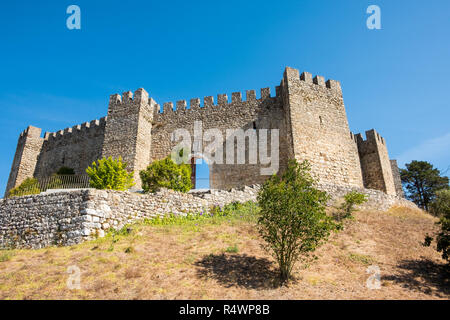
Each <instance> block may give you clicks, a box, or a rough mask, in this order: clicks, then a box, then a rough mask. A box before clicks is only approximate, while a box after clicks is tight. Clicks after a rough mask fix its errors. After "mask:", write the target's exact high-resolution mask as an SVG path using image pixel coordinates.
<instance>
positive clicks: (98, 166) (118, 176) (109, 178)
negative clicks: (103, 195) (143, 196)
mask: <svg viewBox="0 0 450 320" xmlns="http://www.w3.org/2000/svg"><path fill="white" fill-rule="evenodd" d="M126 167H127V163H126V162H122V158H120V157H119V159H113V158H112V157H109V158H103V159H100V160H97V162H93V163H92V165H91V166H90V167H89V168H87V169H86V173H87V174H88V176H89V178H90V181H89V183H90V185H91V187H93V188H96V189H111V190H122V191H123V190H127V189H129V188H131V187H132V186H133V185H134V183H133V172H128V171H127V170H126V169H125V168H126Z"/></svg>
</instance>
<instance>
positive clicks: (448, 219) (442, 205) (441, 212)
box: [425, 189, 450, 262]
mask: <svg viewBox="0 0 450 320" xmlns="http://www.w3.org/2000/svg"><path fill="white" fill-rule="evenodd" d="M431 208H432V212H433V214H435V215H437V216H439V217H440V219H439V222H438V224H440V225H441V230H440V232H439V233H438V234H437V236H436V243H437V246H436V249H437V251H438V252H442V258H443V259H445V260H447V261H448V262H450V190H449V189H446V190H440V191H437V192H436V198H435V199H434V201H433V203H432V205H431ZM432 240H433V238H432V237H430V236H429V235H427V236H426V237H425V246H429V245H430V244H431V241H432Z"/></svg>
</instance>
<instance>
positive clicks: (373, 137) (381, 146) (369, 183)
mask: <svg viewBox="0 0 450 320" xmlns="http://www.w3.org/2000/svg"><path fill="white" fill-rule="evenodd" d="M356 141H357V145H358V150H359V157H360V159H361V168H362V172H363V180H364V187H366V188H368V189H376V190H381V191H384V192H386V193H387V194H391V195H395V194H396V190H395V185H394V176H393V174H392V168H391V163H390V160H389V156H388V151H387V147H386V141H385V140H384V138H383V137H381V136H380V135H379V134H378V132H376V131H375V130H373V129H372V130H369V131H366V140H364V139H363V138H362V136H361V134H357V135H356Z"/></svg>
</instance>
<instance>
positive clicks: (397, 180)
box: [391, 160, 405, 198]
mask: <svg viewBox="0 0 450 320" xmlns="http://www.w3.org/2000/svg"><path fill="white" fill-rule="evenodd" d="M391 169H392V176H393V178H394V186H395V193H396V194H397V196H399V197H401V198H404V197H405V194H404V192H403V186H402V179H401V178H400V171H399V169H398V165H397V160H391Z"/></svg>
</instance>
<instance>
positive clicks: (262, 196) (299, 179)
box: [258, 160, 334, 282]
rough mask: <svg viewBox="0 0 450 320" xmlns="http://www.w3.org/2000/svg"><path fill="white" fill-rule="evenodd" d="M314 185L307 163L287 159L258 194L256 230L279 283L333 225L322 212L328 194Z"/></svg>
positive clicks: (286, 277) (325, 237)
mask: <svg viewBox="0 0 450 320" xmlns="http://www.w3.org/2000/svg"><path fill="white" fill-rule="evenodd" d="M315 185H316V180H315V179H314V178H313V177H312V176H311V174H310V166H309V163H308V162H307V161H304V162H303V163H301V164H298V163H297V162H296V161H295V160H291V161H290V162H289V165H288V168H287V169H286V171H285V172H284V173H283V174H280V173H279V174H277V175H273V176H272V177H271V178H270V179H268V180H267V181H266V182H265V183H264V185H263V186H262V188H261V190H260V192H259V194H258V202H259V205H260V207H261V211H260V216H259V219H258V229H259V233H260V235H261V236H262V238H263V239H264V240H265V241H266V246H265V248H266V249H267V250H268V251H269V252H271V253H272V254H273V256H274V258H275V259H276V261H277V263H278V265H279V268H280V278H281V280H282V281H283V282H284V281H287V280H288V279H289V277H290V275H291V272H292V268H293V267H294V265H295V263H296V262H297V261H298V260H299V259H300V258H301V256H305V255H306V254H308V253H310V252H313V251H314V250H315V249H316V248H317V247H318V246H319V244H320V243H321V242H322V241H324V240H325V239H327V238H328V236H329V234H330V231H331V229H332V228H333V226H334V224H333V223H332V220H331V218H330V217H328V216H327V215H326V212H325V207H326V203H327V200H328V199H329V197H328V195H327V194H326V192H323V191H320V190H318V189H316V188H315Z"/></svg>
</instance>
